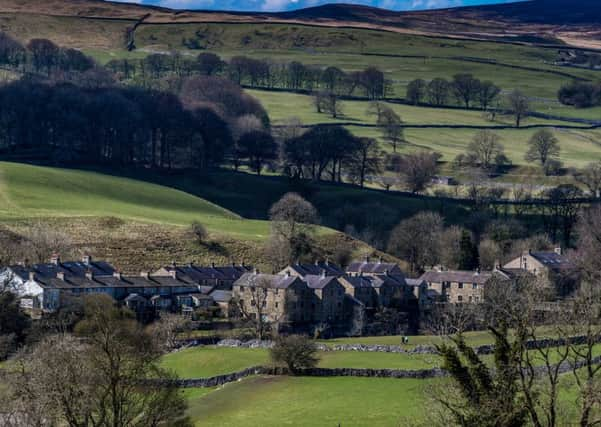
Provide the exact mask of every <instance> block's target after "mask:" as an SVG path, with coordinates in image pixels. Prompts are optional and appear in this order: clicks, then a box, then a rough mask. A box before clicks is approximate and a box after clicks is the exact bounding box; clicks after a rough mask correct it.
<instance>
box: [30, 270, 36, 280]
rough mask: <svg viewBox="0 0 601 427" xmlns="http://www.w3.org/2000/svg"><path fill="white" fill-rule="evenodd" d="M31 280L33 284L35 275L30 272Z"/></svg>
mask: <svg viewBox="0 0 601 427" xmlns="http://www.w3.org/2000/svg"><path fill="white" fill-rule="evenodd" d="M29 280H30V281H32V282H33V281H35V273H34V272H33V271H30V272H29Z"/></svg>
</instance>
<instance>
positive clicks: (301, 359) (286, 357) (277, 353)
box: [269, 335, 319, 375]
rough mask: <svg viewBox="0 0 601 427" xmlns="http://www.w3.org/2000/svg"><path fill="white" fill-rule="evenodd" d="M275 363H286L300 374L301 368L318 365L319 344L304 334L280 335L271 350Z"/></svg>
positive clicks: (294, 371)
mask: <svg viewBox="0 0 601 427" xmlns="http://www.w3.org/2000/svg"><path fill="white" fill-rule="evenodd" d="M269 354H270V356H271V360H272V361H273V362H274V363H283V364H285V365H286V366H287V367H288V369H290V372H292V373H293V374H295V375H296V374H298V373H299V372H300V370H301V369H305V368H313V367H315V366H317V363H318V362H319V359H318V358H317V346H316V345H315V343H314V342H313V341H311V340H310V339H309V338H307V337H305V336H302V335H288V336H284V337H278V338H277V339H276V341H275V345H274V346H273V348H272V349H271V350H270V352H269Z"/></svg>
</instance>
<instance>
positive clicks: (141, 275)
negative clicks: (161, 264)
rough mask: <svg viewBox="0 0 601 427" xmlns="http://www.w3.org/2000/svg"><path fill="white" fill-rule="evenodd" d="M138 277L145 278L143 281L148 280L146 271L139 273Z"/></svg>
mask: <svg viewBox="0 0 601 427" xmlns="http://www.w3.org/2000/svg"><path fill="white" fill-rule="evenodd" d="M140 277H143V278H145V279H148V271H142V272H141V273H140Z"/></svg>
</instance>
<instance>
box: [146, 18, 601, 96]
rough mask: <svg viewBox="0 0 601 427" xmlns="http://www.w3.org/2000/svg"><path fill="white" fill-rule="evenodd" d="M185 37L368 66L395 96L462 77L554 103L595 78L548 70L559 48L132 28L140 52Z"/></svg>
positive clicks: (238, 27)
mask: <svg viewBox="0 0 601 427" xmlns="http://www.w3.org/2000/svg"><path fill="white" fill-rule="evenodd" d="M185 40H195V41H196V42H197V43H198V44H199V45H200V46H202V47H203V49H208V50H211V51H214V52H216V53H219V54H221V55H223V56H225V57H231V56H234V55H247V56H252V57H256V58H269V59H271V60H276V61H292V60H297V61H301V62H303V63H306V64H311V65H316V66H330V65H336V66H338V67H340V68H342V69H344V70H347V71H355V70H359V69H363V68H365V67H367V66H370V65H374V66H377V67H379V68H381V69H382V70H384V71H385V72H386V73H387V74H388V76H389V78H390V79H392V80H393V81H394V88H395V94H396V95H397V96H404V94H405V86H406V84H407V82H408V81H410V80H413V79H415V78H418V77H419V78H423V79H426V80H430V79H432V78H435V77H447V78H449V77H451V76H452V75H454V74H456V73H461V72H471V73H473V74H474V75H476V77H478V78H481V79H485V80H493V81H494V82H495V83H497V84H498V85H499V86H501V87H502V88H503V89H505V90H512V89H514V88H521V89H523V90H524V91H525V92H526V93H528V94H531V95H533V96H536V97H539V98H540V97H542V98H550V99H555V94H556V91H557V89H558V88H559V87H560V86H561V84H562V83H565V82H569V81H570V80H572V77H570V76H573V77H578V78H585V79H598V73H597V72H595V71H591V70H585V69H571V68H563V67H558V66H553V65H551V62H552V61H554V60H555V59H556V55H557V49H547V48H541V47H531V46H516V45H509V44H503V43H493V42H478V41H469V40H449V39H445V38H436V37H423V36H417V35H408V34H395V33H389V32H383V31H374V30H367V29H357V28H350V29H349V28H319V27H309V26H303V25H294V24H257V23H254V24H206V23H204V24H177V25H151V24H148V25H142V26H141V27H139V29H138V30H137V31H136V44H137V46H138V48H140V49H146V50H162V51H168V50H171V49H176V50H182V49H183V50H186V46H185V44H184V41H185ZM193 52H195V53H197V52H198V51H193ZM482 61H493V62H494V61H496V62H497V64H495V63H482ZM509 66H511V67H515V68H509ZM561 73H565V74H567V76H566V75H562V74H561Z"/></svg>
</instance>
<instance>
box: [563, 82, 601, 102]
mask: <svg viewBox="0 0 601 427" xmlns="http://www.w3.org/2000/svg"><path fill="white" fill-rule="evenodd" d="M557 99H558V100H559V102H561V103H562V104H564V105H571V106H574V107H576V108H589V107H594V106H597V105H601V83H589V82H581V81H573V82H571V83H568V84H565V85H563V86H562V87H561V88H560V89H559V91H558V92H557Z"/></svg>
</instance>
